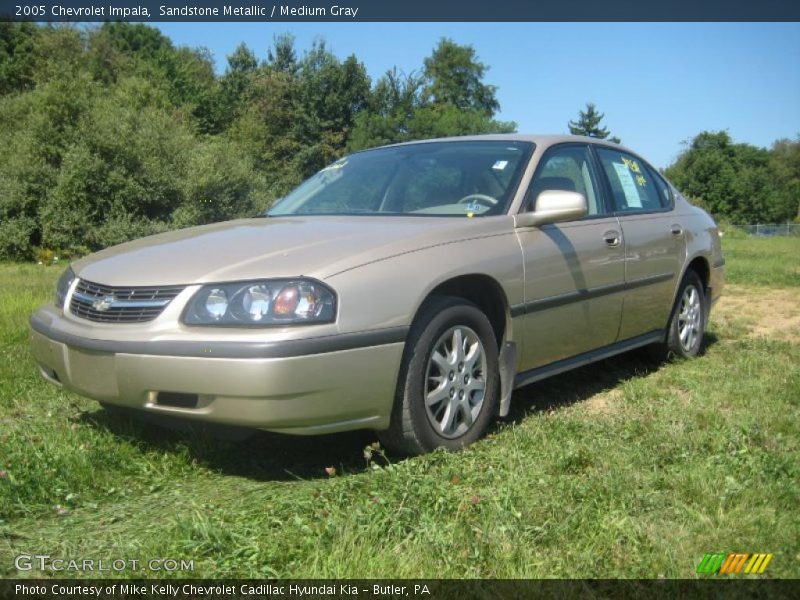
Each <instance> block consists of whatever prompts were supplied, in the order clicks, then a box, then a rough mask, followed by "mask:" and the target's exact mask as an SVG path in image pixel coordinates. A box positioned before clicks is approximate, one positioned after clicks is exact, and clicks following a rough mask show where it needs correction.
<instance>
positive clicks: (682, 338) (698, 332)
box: [666, 271, 708, 358]
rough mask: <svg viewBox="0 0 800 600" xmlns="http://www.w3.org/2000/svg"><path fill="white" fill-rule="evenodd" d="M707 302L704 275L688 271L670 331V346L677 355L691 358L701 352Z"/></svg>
mask: <svg viewBox="0 0 800 600" xmlns="http://www.w3.org/2000/svg"><path fill="white" fill-rule="evenodd" d="M706 302H707V300H706V296H705V293H704V291H703V282H702V281H701V280H700V277H699V276H698V275H697V273H695V272H694V271H687V272H686V275H685V276H684V277H683V281H682V282H681V287H680V289H679V290H678V299H677V301H676V302H675V307H674V308H673V310H672V318H671V319H670V323H669V329H668V330H667V343H666V346H667V349H668V350H669V351H670V352H671V353H673V354H674V355H675V356H680V357H683V358H691V357H694V356H697V355H698V354H699V353H700V350H701V348H702V347H703V336H704V335H705V330H706V315H707V314H708V312H707V310H706V308H707V307H706Z"/></svg>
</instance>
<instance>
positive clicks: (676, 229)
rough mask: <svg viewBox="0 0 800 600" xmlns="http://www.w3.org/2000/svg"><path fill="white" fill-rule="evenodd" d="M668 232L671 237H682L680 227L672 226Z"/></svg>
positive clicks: (681, 228)
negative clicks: (670, 233)
mask: <svg viewBox="0 0 800 600" xmlns="http://www.w3.org/2000/svg"><path fill="white" fill-rule="evenodd" d="M669 230H670V231H671V232H672V235H676V236H677V235H683V227H681V226H680V225H677V224H676V225H673V226H672V227H670V229H669Z"/></svg>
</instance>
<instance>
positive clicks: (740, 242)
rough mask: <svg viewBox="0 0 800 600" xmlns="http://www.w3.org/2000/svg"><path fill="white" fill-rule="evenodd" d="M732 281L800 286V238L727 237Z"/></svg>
mask: <svg viewBox="0 0 800 600" xmlns="http://www.w3.org/2000/svg"><path fill="white" fill-rule="evenodd" d="M722 249H723V252H724V253H725V259H726V265H725V269H726V275H727V278H728V281H729V282H730V283H737V284H747V285H764V286H770V287H798V286H800V237H744V238H739V237H724V238H722Z"/></svg>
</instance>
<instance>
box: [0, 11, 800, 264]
mask: <svg viewBox="0 0 800 600" xmlns="http://www.w3.org/2000/svg"><path fill="white" fill-rule="evenodd" d="M487 70H488V67H487V66H486V65H484V64H483V63H482V62H480V60H479V59H478V57H477V55H476V53H475V51H474V49H473V48H472V47H470V46H464V45H459V44H456V43H455V42H453V41H451V40H448V39H442V40H441V41H440V42H439V43H438V45H437V46H436V47H435V48H434V49H433V50H432V52H431V54H430V56H428V57H427V58H426V59H425V60H424V62H423V64H422V65H420V68H419V70H417V71H414V72H411V73H404V72H402V71H399V70H397V69H392V70H390V71H389V72H387V73H385V74H384V75H383V76H381V77H379V78H378V79H377V80H376V81H372V80H371V79H370V77H369V76H368V75H367V71H366V68H365V67H364V64H363V63H362V62H361V61H359V60H358V58H357V57H356V56H354V55H351V56H348V57H346V58H344V59H340V58H339V57H337V56H336V55H334V54H333V53H332V52H331V51H330V50H329V49H328V48H327V47H326V45H325V43H324V42H323V41H318V42H315V43H314V44H313V45H312V46H311V47H310V48H308V49H306V50H305V51H303V52H302V53H300V52H298V50H297V49H296V48H295V43H294V39H293V38H292V37H291V36H290V35H282V36H278V37H276V38H275V39H274V40H272V43H271V44H270V45H269V48H268V49H266V51H265V55H264V56H263V57H261V58H259V57H258V56H257V55H256V54H255V53H254V52H253V51H252V50H251V49H250V48H248V47H247V46H245V45H241V46H239V47H238V48H237V49H236V50H235V51H234V52H233V53H232V54H231V55H230V56H228V57H227V65H226V68H225V71H224V73H222V74H221V75H218V74H216V73H215V71H214V62H213V58H212V56H211V55H210V54H209V52H208V51H207V50H204V49H190V48H185V47H176V46H175V45H174V44H173V43H172V42H171V40H170V39H169V38H168V37H166V36H164V35H163V34H162V33H161V32H160V31H159V30H158V29H155V28H153V27H149V26H146V25H142V24H130V23H105V24H104V25H102V26H100V27H92V28H77V27H70V26H51V25H48V26H41V25H34V24H30V23H0V259H29V258H31V257H33V256H34V254H35V252H36V250H37V249H43V248H44V249H49V250H52V251H54V252H55V253H57V254H59V255H62V256H69V255H77V254H82V253H85V252H88V251H90V250H96V249H99V248H102V247H105V246H108V245H111V244H115V243H119V242H123V241H126V240H129V239H132V238H135V237H139V236H142V235H147V234H151V233H157V232H160V231H164V230H168V229H174V228H179V227H185V226H190V225H197V224H203V223H209V222H213V221H219V220H223V219H230V218H235V217H240V216H248V215H253V214H256V213H258V212H259V211H262V210H264V209H265V208H266V207H268V206H269V205H270V204H271V203H272V202H273V201H274V200H275V198H278V197H280V196H282V195H283V194H285V193H286V192H287V191H288V190H290V189H291V188H292V187H294V186H295V185H297V184H298V183H299V182H300V181H302V180H303V179H304V178H306V177H308V176H309V175H311V174H312V173H314V172H315V171H317V170H319V169H320V168H322V167H323V166H325V165H326V164H329V163H330V162H332V161H333V160H335V159H336V158H339V157H340V156H342V155H343V154H345V153H347V152H352V151H356V150H360V149H363V148H368V147H372V146H377V145H382V144H388V143H394V142H401V141H407V140H414V139H424V138H431V137H439V136H450V135H466V134H477V133H502V132H513V131H515V130H516V124H515V123H512V122H502V121H499V120H497V119H496V118H495V117H496V115H497V112H498V111H499V103H498V100H497V95H496V88H495V87H494V86H492V85H489V84H487V83H485V81H484V79H485V75H486V73H487ZM592 109H593V107H592ZM589 116H590V119H589V121H592V120H593V119H595V118H596V117H597V113H594V112H593V113H592V114H591V115H589ZM600 118H602V115H600ZM589 124H590V125H591V123H589ZM570 125H576V126H577V123H571V124H570ZM587 132H588V133H590V134H593V135H597V136H602V135H603V134H604V133H605V135H608V132H607V130H605V129H604V128H600V127H599V119H597V122H595V123H594V129H587ZM593 132H594V133H593ZM701 135H703V134H701ZM709 135H711V134H709ZM699 137H700V136H698V138H699ZM781 144H782V145H781V146H780V149H779V150H777V149H776V148H773V150H770V151H762V150H760V149H755V150H757V152H755V153H754V154H753V153H750V154H753V156H755V157H756V158H758V160H759V161H761V163H763V161H764V160H767V163H768V164H769V165H773V166H774V164H776V163H775V161H774V160H772V159H771V158H769V157H771V156H772V155H773V154H775V153H778V154H780V155H781V156H782V157H784V156H785V157H787V158H785V159H784V158H781V159H780V160H778V162H779V163H780V164H781V165H782V167H781V168H782V169H783V171H781V172H782V173H783V172H785V175H784V176H782V177H784V179H781V181H784V180H785V181H793V182H794V185H795V191H796V186H797V168H796V164H795V163H796V154H797V146H798V144H797V142H781ZM728 145H729V146H734V147H735V148H739V146H741V145H735V144H732V142H731V143H729V144H728ZM722 146H723V147H722V148H721V149H719V148H718V149H717V150H719V152H722V153H723V154H724V153H725V152H728V151H730V148H727V147H726V146H725V144H723V145H722ZM704 148H705V146H704ZM690 150H692V149H690ZM690 150H687V152H686V153H684V155H683V156H682V157H681V158H680V159H679V160H678V162H677V163H676V164H675V165H673V167H670V169H671V171H670V173H674V174H675V177H676V183H678V184H679V185H684V186H686V189H687V191H688V193H689V195H691V196H693V197H697V198H702V201H703V202H706V204H707V206H708V207H709V208H711V209H712V211H715V210H726V211H730V214H731V215H739V214H740V213H739V212H736V211H738V210H739V208H740V206H739V205H740V204H741V205H744V204H747V202H742V203H737V204H736V206H731V207H728V206H725V205H723V204H721V201H719V202H718V201H717V198H726V197H727V196H725V194H726V193H729V192H730V190H731V189H733V190H734V191H736V192H737V193H738V192H739V190H740V189H748V190H750V189H758V190H761V189H762V188H763V186H762V187H759V185H761V183H759V182H762V183H763V182H764V181H765V180H764V177H763V173H761V174H758V173H752V174H750V175H748V177H750V180H749V181H750V183H749V184H747V185H744V184H742V185H739V184H736V185H733V184H731V185H728V184H725V185H722V186H718V185H717V184H716V181H714V184H713V185H711V184H709V183H708V181H707V179H708V178H707V177H706V179H703V177H705V176H706V175H707V174H708V172H709V171H708V170H709V169H712V170H713V169H714V168H716V167H715V166H714V164H710V165H709V164H706V163H709V162H711V163H713V161H710V160H695V159H694V158H692V157H691V156H690V155H689V152H690ZM717 150H715V152H716V151H717ZM737 152H739V150H734V153H737ZM763 152H766V153H767V154H768V155H769V157H768V158H767V159H764V156H762V154H763ZM759 153H762V154H759ZM750 154H747V153H741V156H740V155H739V154H736V156H737V157H738V158H737V160H740V161H744V162H746V163H747V164H749V162H748V161H750V160H751V158H753V156H750ZM756 155H757V156H756ZM792 157H794V158H792ZM690 158H691V160H690ZM776 160H777V159H776ZM770 161H772V162H770ZM792 161H795V162H792ZM761 163H759V164H761ZM737 164H738V163H737ZM703 165H705V166H703ZM717 166H718V167H719V168H718V170H719V171H721V172H722V171H725V172H727V171H726V169H727V167H725V168H723V167H722V166H719V164H718V163H717ZM729 166H730V165H729ZM737 168H738V166H737V165H733V169H734V172H736V169H737ZM756 171H757V169H756ZM748 173H749V171H748ZM792 178H794V179H792ZM711 179H713V177H712V178H711ZM698 182H700V183H699V184H698ZM703 185H704V186H706V187H702V186H703ZM748 185H749V186H750V187H747V186H748ZM764 185H767V183H764ZM769 185H777V184H776V183H775V181H773V182H772V183H770V184H769ZM782 185H783V184H782ZM737 186H738V187H737ZM770 189H771V188H770ZM776 193H777V192H776ZM781 193H783V192H781ZM792 193H795V192H792ZM787 194H788V192H787ZM790 195H791V194H788V195H787V197H788V196H790ZM794 197H795V198H796V197H797V196H796V194H795V196H794ZM714 203H716V204H714ZM776 203H778V204H779V200H778V197H777V195H776V194H772V195H771V196H769V197H768V198H766V199H765V200H764V202H763V203H762V204H763V205H764V206H765V207H767V209H769V210H772V211H773V212H774V213H775V214H776V218H777V215H778V213H780V216H781V218H783V213H782V212H780V211H779V210H777V211H776V210H773V209H774V207H775V205H776ZM757 205H758V206H761V204H757ZM767 209H765V210H767ZM784 212H786V211H784ZM795 212H796V203H795ZM742 214H744V213H742ZM736 218H738V216H737V217H736Z"/></svg>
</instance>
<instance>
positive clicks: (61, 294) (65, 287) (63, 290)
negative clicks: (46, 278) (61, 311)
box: [56, 267, 75, 308]
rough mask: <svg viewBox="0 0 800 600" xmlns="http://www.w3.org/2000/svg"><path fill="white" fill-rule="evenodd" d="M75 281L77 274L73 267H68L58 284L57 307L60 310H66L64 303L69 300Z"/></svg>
mask: <svg viewBox="0 0 800 600" xmlns="http://www.w3.org/2000/svg"><path fill="white" fill-rule="evenodd" d="M73 281H75V273H74V272H73V270H72V268H71V267H67V270H66V271H64V272H63V273H62V274H61V277H59V278H58V282H57V283H56V306H57V307H58V308H64V301H65V300H66V299H67V292H68V291H69V286H71V285H72V282H73Z"/></svg>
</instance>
